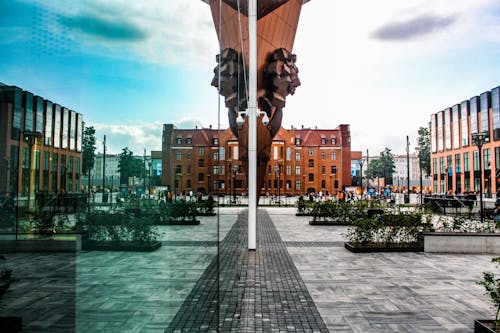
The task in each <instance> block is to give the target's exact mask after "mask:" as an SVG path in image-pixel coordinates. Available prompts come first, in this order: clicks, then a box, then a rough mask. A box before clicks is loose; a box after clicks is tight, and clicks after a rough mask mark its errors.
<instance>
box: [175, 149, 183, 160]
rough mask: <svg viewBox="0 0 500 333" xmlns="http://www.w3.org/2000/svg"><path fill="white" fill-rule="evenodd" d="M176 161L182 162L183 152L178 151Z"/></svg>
mask: <svg viewBox="0 0 500 333" xmlns="http://www.w3.org/2000/svg"><path fill="white" fill-rule="evenodd" d="M175 159H176V160H177V161H180V160H182V152H181V151H176V152H175Z"/></svg>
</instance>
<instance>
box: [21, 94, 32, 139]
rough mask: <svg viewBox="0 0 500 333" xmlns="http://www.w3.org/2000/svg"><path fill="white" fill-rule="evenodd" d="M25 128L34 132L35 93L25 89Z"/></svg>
mask: <svg viewBox="0 0 500 333" xmlns="http://www.w3.org/2000/svg"><path fill="white" fill-rule="evenodd" d="M23 109H24V130H25V131H28V132H33V94H32V93H30V92H29V91H23Z"/></svg>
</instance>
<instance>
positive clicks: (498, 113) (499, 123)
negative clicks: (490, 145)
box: [491, 87, 500, 140]
mask: <svg viewBox="0 0 500 333" xmlns="http://www.w3.org/2000/svg"><path fill="white" fill-rule="evenodd" d="M491 111H492V115H493V138H494V140H500V87H496V88H495V89H493V90H492V91H491Z"/></svg>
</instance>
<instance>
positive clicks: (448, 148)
mask: <svg viewBox="0 0 500 333" xmlns="http://www.w3.org/2000/svg"><path fill="white" fill-rule="evenodd" d="M478 132H486V133H487V134H488V136H489V138H488V140H487V142H485V143H484V145H483V148H482V154H481V155H482V159H483V160H482V162H483V163H481V164H482V170H480V167H479V164H480V163H479V158H480V157H479V150H478V147H477V146H476V145H475V144H474V142H473V141H472V134H473V133H478ZM499 171H500V86H499V87H496V88H494V89H492V90H491V91H486V92H483V93H482V94H480V96H474V97H472V98H470V99H468V100H465V101H463V102H461V103H460V104H455V105H453V106H452V107H449V108H446V109H445V110H443V111H440V112H437V113H435V114H433V115H431V174H432V184H431V188H432V189H433V192H434V193H446V192H448V191H452V192H453V193H457V194H459V193H463V192H464V191H476V192H479V189H480V181H481V179H482V182H483V192H484V193H485V194H486V195H487V196H488V195H491V194H492V193H495V192H496V191H497V189H499V188H500V184H499V183H498V181H497V180H496V179H497V178H498V177H496V175H498V174H499V173H500V172H499ZM481 175H482V177H481Z"/></svg>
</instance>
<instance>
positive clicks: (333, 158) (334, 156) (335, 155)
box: [330, 152, 337, 161]
mask: <svg viewBox="0 0 500 333" xmlns="http://www.w3.org/2000/svg"><path fill="white" fill-rule="evenodd" d="M330 159H331V160H332V161H336V160H337V153H335V152H332V153H331V154H330Z"/></svg>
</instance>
